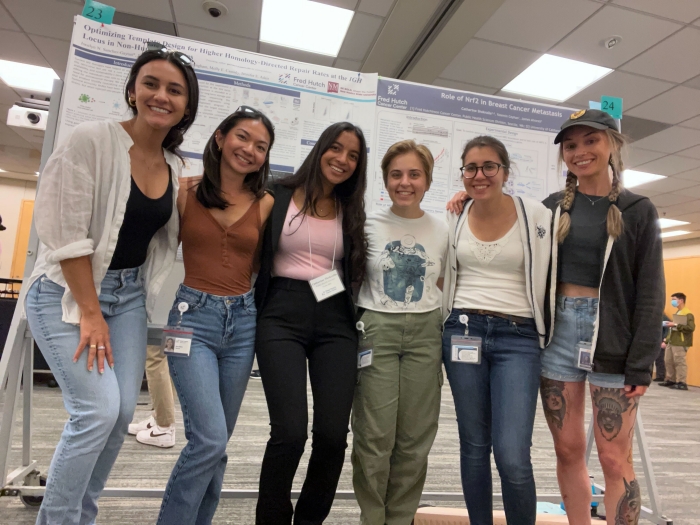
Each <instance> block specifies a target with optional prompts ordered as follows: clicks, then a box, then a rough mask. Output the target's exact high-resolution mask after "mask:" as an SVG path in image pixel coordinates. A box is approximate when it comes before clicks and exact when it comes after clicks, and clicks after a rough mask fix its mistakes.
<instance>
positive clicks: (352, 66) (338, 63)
mask: <svg viewBox="0 0 700 525" xmlns="http://www.w3.org/2000/svg"><path fill="white" fill-rule="evenodd" d="M333 67H337V68H338V69H347V70H348V71H359V70H360V68H361V67H362V61H360V60H348V59H347V58H336V59H335V64H333Z"/></svg>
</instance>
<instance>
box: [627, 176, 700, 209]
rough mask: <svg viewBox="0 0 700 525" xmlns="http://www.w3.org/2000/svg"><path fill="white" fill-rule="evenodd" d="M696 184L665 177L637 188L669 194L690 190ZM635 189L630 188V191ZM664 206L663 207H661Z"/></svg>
mask: <svg viewBox="0 0 700 525" xmlns="http://www.w3.org/2000/svg"><path fill="white" fill-rule="evenodd" d="M696 184H697V182H694V181H690V180H686V179H677V178H675V177H667V178H665V179H661V180H656V181H654V182H648V183H646V184H643V185H641V186H639V188H645V189H647V190H651V191H658V192H659V193H669V192H672V191H678V190H682V189H684V188H690V187H692V186H695V185H696ZM635 189H636V187H635V188H632V191H634V190H635ZM663 206H665V205H663Z"/></svg>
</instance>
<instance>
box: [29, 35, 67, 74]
mask: <svg viewBox="0 0 700 525" xmlns="http://www.w3.org/2000/svg"><path fill="white" fill-rule="evenodd" d="M29 38H31V39H32V42H34V45H35V46H36V47H38V48H39V51H40V52H41V54H42V55H43V56H44V58H45V59H46V61H47V62H48V63H49V65H50V66H51V68H52V69H53V70H54V71H55V70H57V69H60V70H65V69H66V67H67V65H68V54H69V52H70V42H69V41H67V40H56V39H55V38H48V37H45V36H36V35H29Z"/></svg>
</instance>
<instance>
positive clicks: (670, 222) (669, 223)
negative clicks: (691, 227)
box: [659, 219, 690, 230]
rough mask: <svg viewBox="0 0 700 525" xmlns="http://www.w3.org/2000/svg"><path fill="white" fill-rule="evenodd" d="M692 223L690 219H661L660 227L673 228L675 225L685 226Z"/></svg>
mask: <svg viewBox="0 0 700 525" xmlns="http://www.w3.org/2000/svg"><path fill="white" fill-rule="evenodd" d="M685 224H690V223H689V222H688V221H677V220H676V219H659V228H661V229H662V230H663V229H664V228H673V227H674V226H683V225H685Z"/></svg>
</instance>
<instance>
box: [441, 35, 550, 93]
mask: <svg viewBox="0 0 700 525" xmlns="http://www.w3.org/2000/svg"><path fill="white" fill-rule="evenodd" d="M540 56H541V55H540V54H539V53H535V52H534V51H524V50H522V49H516V48H514V47H509V46H504V45H501V44H493V43H491V42H484V41H483V40H477V39H474V38H472V39H471V40H470V41H469V42H467V45H466V46H464V48H463V49H462V50H461V51H460V52H459V53H458V54H457V56H456V57H455V58H454V59H453V60H452V62H450V64H449V65H448V66H447V67H446V68H445V70H444V71H443V72H442V74H440V77H442V78H447V79H449V80H457V81H459V82H466V83H475V84H479V85H482V86H487V87H494V88H498V89H500V88H502V87H503V86H505V85H506V84H507V83H508V82H510V81H511V80H513V79H514V78H515V77H516V76H518V75H519V74H520V73H522V72H523V70H525V69H526V68H527V67H528V66H530V65H531V64H532V63H533V62H534V61H535V60H537V59H538V58H539V57H540ZM495 64H498V67H495V66H494V65H495Z"/></svg>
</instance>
